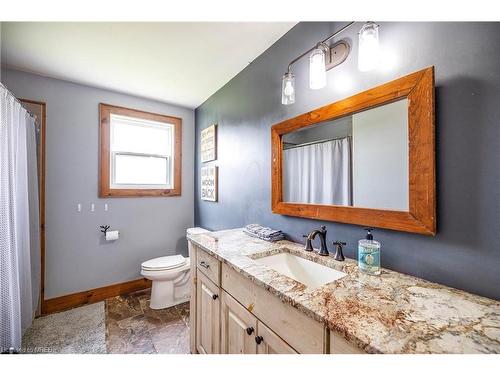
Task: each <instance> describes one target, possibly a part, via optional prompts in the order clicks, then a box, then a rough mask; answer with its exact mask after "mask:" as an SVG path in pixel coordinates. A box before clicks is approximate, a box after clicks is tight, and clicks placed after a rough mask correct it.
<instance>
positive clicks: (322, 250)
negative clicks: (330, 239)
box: [304, 225, 329, 256]
mask: <svg viewBox="0 0 500 375" xmlns="http://www.w3.org/2000/svg"><path fill="white" fill-rule="evenodd" d="M316 235H319V242H320V248H319V253H318V254H319V255H323V256H327V255H328V254H329V253H328V248H327V245H326V227H325V226H324V225H322V226H321V229H315V230H313V231H311V233H309V234H308V235H307V236H306V235H304V237H306V247H305V250H306V251H312V250H313V248H312V241H313V240H314V239H315V238H316Z"/></svg>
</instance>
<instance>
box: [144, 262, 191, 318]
mask: <svg viewBox="0 0 500 375" xmlns="http://www.w3.org/2000/svg"><path fill="white" fill-rule="evenodd" d="M189 267H190V264H189V257H188V258H184V257H183V256H182V255H170V256H165V257H160V258H154V259H150V260H148V261H146V262H144V263H142V264H141V275H142V276H144V277H145V278H146V279H149V280H151V281H152V282H153V283H152V284H153V285H152V287H151V302H150V304H149V306H150V307H151V308H152V309H154V310H158V309H164V308H167V307H171V306H174V305H178V304H180V303H183V302H186V301H189V293H190V291H189Z"/></svg>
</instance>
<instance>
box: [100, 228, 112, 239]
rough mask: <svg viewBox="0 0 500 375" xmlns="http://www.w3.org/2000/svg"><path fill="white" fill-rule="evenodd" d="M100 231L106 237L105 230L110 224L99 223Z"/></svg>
mask: <svg viewBox="0 0 500 375" xmlns="http://www.w3.org/2000/svg"><path fill="white" fill-rule="evenodd" d="M100 228H101V232H102V233H104V237H106V232H107V231H108V229H109V228H111V226H110V225H101V226H100Z"/></svg>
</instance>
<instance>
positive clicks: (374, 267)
mask: <svg viewBox="0 0 500 375" xmlns="http://www.w3.org/2000/svg"><path fill="white" fill-rule="evenodd" d="M365 230H366V231H367V234H366V238H364V239H362V240H359V242H358V267H359V269H360V270H361V271H362V272H364V273H367V274H370V275H380V242H378V241H375V240H374V239H373V234H372V230H373V229H372V228H365Z"/></svg>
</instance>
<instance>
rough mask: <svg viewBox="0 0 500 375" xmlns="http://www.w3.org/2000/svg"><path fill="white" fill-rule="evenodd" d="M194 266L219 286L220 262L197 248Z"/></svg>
mask: <svg viewBox="0 0 500 375" xmlns="http://www.w3.org/2000/svg"><path fill="white" fill-rule="evenodd" d="M196 267H197V268H198V269H199V270H200V271H201V273H203V274H204V275H205V276H206V277H208V278H209V279H210V280H211V281H212V282H213V283H215V285H217V286H220V262H219V261H218V260H217V259H215V258H214V257H213V256H211V255H209V254H208V253H207V252H205V251H203V250H201V249H198V251H197V257H196Z"/></svg>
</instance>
